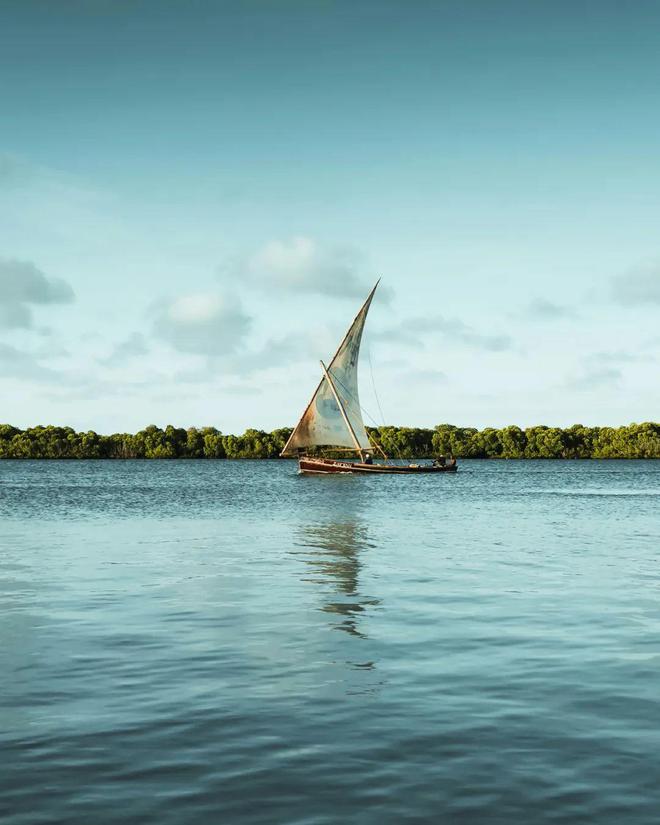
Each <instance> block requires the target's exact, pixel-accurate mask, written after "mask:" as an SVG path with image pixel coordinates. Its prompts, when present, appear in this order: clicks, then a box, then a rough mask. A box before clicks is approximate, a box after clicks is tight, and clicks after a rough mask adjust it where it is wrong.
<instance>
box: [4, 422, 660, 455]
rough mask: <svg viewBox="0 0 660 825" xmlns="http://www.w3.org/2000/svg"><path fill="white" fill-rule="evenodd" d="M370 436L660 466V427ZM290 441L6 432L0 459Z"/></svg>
mask: <svg viewBox="0 0 660 825" xmlns="http://www.w3.org/2000/svg"><path fill="white" fill-rule="evenodd" d="M367 430H368V432H369V435H370V437H371V438H372V440H373V441H375V442H376V443H377V444H379V445H380V446H381V447H382V449H383V450H384V452H385V453H387V455H388V456H389V457H390V458H393V459H396V458H406V459H410V458H428V457H430V456H434V455H454V456H456V457H457V458H481V459H498V458H499V459H538V458H554V459H576V458H577V459H594V458H608V459H609V458H612V459H616V458H620V459H635V458H660V423H656V422H645V423H641V424H629V425H626V426H621V427H585V426H583V425H581V424H575V425H573V426H572V427H567V428H560V427H546V426H536V427H527V428H526V429H524V430H523V429H521V428H520V427H517V426H515V425H512V426H509V427H503V428H501V429H495V428H492V427H486V428H485V429H483V430H477V429H475V428H473V427H456V426H454V425H451V424H439V425H438V426H436V427H434V428H433V429H429V428H421V427H392V426H383V427H368V428H367ZM290 433H291V428H289V427H283V428H281V429H277V430H273V431H272V432H264V431H262V430H252V429H248V430H246V431H245V433H243V435H225V434H223V433H222V432H220V431H219V430H217V429H215V428H214V427H203V428H196V427H190V428H189V429H187V430H186V429H183V428H178V427H173V426H171V425H170V426H167V427H165V428H164V429H161V428H159V427H156V426H155V425H151V426H149V427H146V428H145V429H144V430H140V431H139V432H137V433H115V434H112V435H99V434H98V433H96V432H93V431H88V432H76V431H75V430H73V429H72V428H70V427H54V426H39V427H31V428H28V429H25V430H21V429H19V428H18V427H13V426H11V425H10V424H0V459H109V460H113V459H147V460H151V459H172V458H184V459H241V458H248V459H266V458H279V454H280V452H281V450H282V449H283V447H284V445H285V443H286V441H287V439H288V437H289V435H290ZM325 452H326V453H328V452H331V451H325ZM336 454H337V455H346V453H336Z"/></svg>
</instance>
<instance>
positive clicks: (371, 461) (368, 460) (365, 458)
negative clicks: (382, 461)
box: [364, 453, 374, 464]
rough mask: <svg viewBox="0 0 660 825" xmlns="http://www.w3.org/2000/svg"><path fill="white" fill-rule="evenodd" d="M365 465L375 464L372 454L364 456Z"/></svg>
mask: <svg viewBox="0 0 660 825" xmlns="http://www.w3.org/2000/svg"><path fill="white" fill-rule="evenodd" d="M364 463H365V464H373V463H374V460H373V458H372V457H371V453H365V454H364Z"/></svg>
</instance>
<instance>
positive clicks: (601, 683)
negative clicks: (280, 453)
mask: <svg viewBox="0 0 660 825" xmlns="http://www.w3.org/2000/svg"><path fill="white" fill-rule="evenodd" d="M659 539H660V462H655V463H654V462H644V461H637V462H624V461H622V462H554V461H549V462H535V461H527V462H506V463H497V462H467V461H464V462H462V464H461V471H460V472H459V473H458V474H457V475H456V476H451V475H447V476H426V477H424V476H420V477H416V478H409V477H403V476H399V477H396V476H395V477H370V478H352V477H350V476H335V477H325V478H324V477H321V478H310V477H300V476H298V475H297V474H296V473H295V468H294V466H293V465H292V464H291V463H289V462H266V461H261V462H251V461H240V462H222V461H215V462H212V461H209V462H203V461H190V462H185V461H170V462H139V461H133V462H70V463H67V462H30V461H28V462H12V461H6V462H0V577H1V581H0V642H1V644H0V674H1V675H2V683H1V686H0V754H1V759H0V819H1V820H2V822H3V823H4V825H39V823H66V825H77V823H85V825H87V824H88V823H90V822H93V823H103V824H104V823H122V824H123V823H126V822H131V823H147V822H148V823H159V825H163V823H164V824H165V825H168V824H169V823H172V825H180V823H184V822H185V823H206V822H208V823H220V822H231V823H243V822H249V823H262V822H263V823H274V822H281V823H315V824H316V823H337V822H349V821H350V822H360V823H383V822H391V823H399V822H429V821H432V822H443V823H444V822H446V823H485V822H488V823H503V824H504V823H506V824H507V825H509V823H514V822H515V823H546V822H552V823H557V822H565V823H578V822H590V823H593V822H598V823H601V824H602V823H617V825H618V823H621V822H626V823H627V824H628V825H629V824H630V823H657V821H658V816H659V813H658V812H659V811H660V564H659V562H660V541H659Z"/></svg>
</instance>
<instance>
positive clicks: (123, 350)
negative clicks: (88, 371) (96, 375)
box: [98, 332, 149, 367]
mask: <svg viewBox="0 0 660 825" xmlns="http://www.w3.org/2000/svg"><path fill="white" fill-rule="evenodd" d="M148 352H149V348H148V346H147V342H146V340H145V337H144V335H142V333H141V332H134V333H132V334H131V335H129V336H128V338H126V339H124V340H123V341H120V342H119V343H118V344H117V345H116V346H115V348H114V349H113V350H112V352H111V353H110V355H108V356H107V357H106V358H99V359H98V361H99V363H100V364H103V365H104V366H106V367H115V366H123V365H125V364H126V362H127V361H129V360H131V359H133V358H136V357H138V356H140V355H146V354H147V353H148Z"/></svg>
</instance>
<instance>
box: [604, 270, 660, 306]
mask: <svg viewBox="0 0 660 825" xmlns="http://www.w3.org/2000/svg"><path fill="white" fill-rule="evenodd" d="M612 297H613V298H614V300H615V301H616V302H617V303H620V304H622V305H624V306H644V305H646V304H660V264H658V263H654V264H646V265H644V266H639V267H636V268H635V269H631V270H629V271H628V272H626V273H624V274H623V275H618V276H617V277H616V278H613V279H612Z"/></svg>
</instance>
